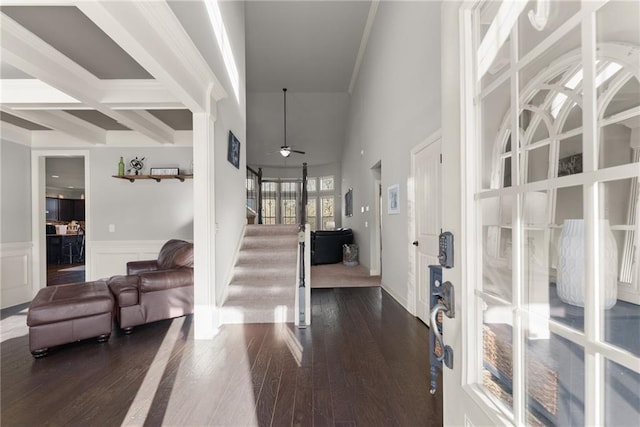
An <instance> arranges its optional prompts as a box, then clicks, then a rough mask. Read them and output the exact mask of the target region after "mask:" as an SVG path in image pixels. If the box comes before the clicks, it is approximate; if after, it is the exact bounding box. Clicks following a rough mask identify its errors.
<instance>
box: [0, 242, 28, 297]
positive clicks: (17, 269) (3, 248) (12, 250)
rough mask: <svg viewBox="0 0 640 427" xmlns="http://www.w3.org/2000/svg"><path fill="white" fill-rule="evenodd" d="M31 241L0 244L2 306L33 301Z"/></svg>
mask: <svg viewBox="0 0 640 427" xmlns="http://www.w3.org/2000/svg"><path fill="white" fill-rule="evenodd" d="M32 248H33V245H32V244H31V242H21V243H4V244H0V308H6V307H11V306H14V305H17V304H22V303H25V302H28V301H31V293H32V291H31V289H32V287H31V286H32V283H31V282H32V279H31V263H32Z"/></svg>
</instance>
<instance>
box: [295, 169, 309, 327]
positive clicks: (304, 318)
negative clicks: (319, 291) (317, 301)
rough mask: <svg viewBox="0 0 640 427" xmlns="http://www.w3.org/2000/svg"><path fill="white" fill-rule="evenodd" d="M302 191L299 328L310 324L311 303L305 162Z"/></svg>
mask: <svg viewBox="0 0 640 427" xmlns="http://www.w3.org/2000/svg"><path fill="white" fill-rule="evenodd" d="M301 185H302V191H301V200H300V215H299V218H300V225H299V231H298V248H299V251H298V287H297V301H296V302H297V304H296V305H297V307H296V308H297V312H296V324H297V325H298V327H299V328H306V327H307V325H310V324H311V318H310V315H309V311H310V309H311V305H310V302H309V299H310V298H311V289H310V285H309V280H307V276H306V272H307V271H308V270H309V268H310V266H311V256H310V253H309V250H308V249H309V245H308V243H309V241H310V232H309V227H308V225H307V198H308V193H307V164H306V163H303V164H302V183H301ZM308 267H309V268H308Z"/></svg>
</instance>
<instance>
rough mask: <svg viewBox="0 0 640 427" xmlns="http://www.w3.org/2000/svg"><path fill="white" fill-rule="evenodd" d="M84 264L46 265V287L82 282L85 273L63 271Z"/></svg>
mask: <svg viewBox="0 0 640 427" xmlns="http://www.w3.org/2000/svg"><path fill="white" fill-rule="evenodd" d="M82 265H84V264H49V265H47V286H53V285H64V284H65V283H79V282H84V277H85V272H84V270H82V271H65V270H68V269H69V268H72V267H79V266H82Z"/></svg>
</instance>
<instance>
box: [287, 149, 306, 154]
mask: <svg viewBox="0 0 640 427" xmlns="http://www.w3.org/2000/svg"><path fill="white" fill-rule="evenodd" d="M290 151H291V152H292V153H298V154H306V153H305V152H304V151H300V150H290Z"/></svg>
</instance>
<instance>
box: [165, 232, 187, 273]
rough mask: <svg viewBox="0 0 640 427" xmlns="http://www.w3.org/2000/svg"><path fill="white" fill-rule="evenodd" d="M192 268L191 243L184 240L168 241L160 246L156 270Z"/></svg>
mask: <svg viewBox="0 0 640 427" xmlns="http://www.w3.org/2000/svg"><path fill="white" fill-rule="evenodd" d="M179 267H191V268H193V243H189V242H185V241H184V240H176V239H172V240H169V241H168V242H167V243H165V244H164V246H162V249H160V253H159V254H158V269H160V270H171V269H172V268H179Z"/></svg>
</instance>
